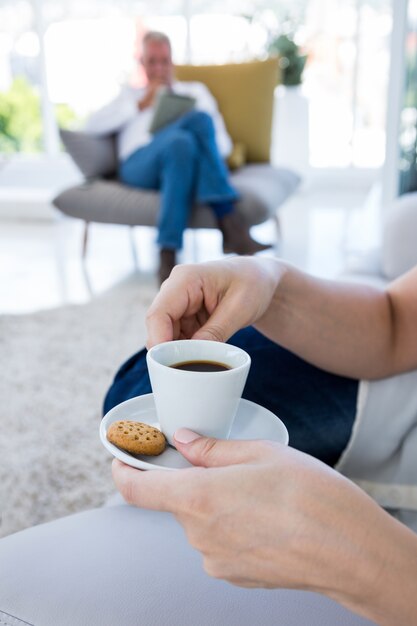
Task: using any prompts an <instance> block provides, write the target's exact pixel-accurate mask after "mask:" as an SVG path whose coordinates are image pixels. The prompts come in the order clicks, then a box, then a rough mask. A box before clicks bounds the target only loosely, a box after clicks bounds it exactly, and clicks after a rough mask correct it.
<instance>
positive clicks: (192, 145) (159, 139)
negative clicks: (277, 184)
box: [119, 111, 238, 250]
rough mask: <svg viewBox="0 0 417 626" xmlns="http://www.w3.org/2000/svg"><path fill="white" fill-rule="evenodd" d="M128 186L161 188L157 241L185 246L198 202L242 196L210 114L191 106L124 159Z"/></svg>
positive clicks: (166, 245)
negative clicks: (230, 176) (231, 176)
mask: <svg viewBox="0 0 417 626" xmlns="http://www.w3.org/2000/svg"><path fill="white" fill-rule="evenodd" d="M119 178H120V180H122V181H123V182H124V183H126V184H127V185H130V186H132V187H140V188H143V189H155V190H160V191H161V207H160V213H159V224H158V228H159V235H158V244H159V245H160V247H161V248H169V249H174V250H177V249H180V248H181V247H182V236H183V232H184V230H185V228H186V226H187V222H188V218H189V214H190V210H191V207H192V204H193V202H194V201H197V202H201V203H204V204H212V203H229V202H234V201H235V200H237V198H238V194H237V192H236V191H235V189H234V188H233V187H232V186H231V185H230V183H229V182H228V171H227V168H226V166H225V164H224V162H223V159H222V157H221V156H220V154H219V151H218V149H217V145H216V140H215V133H214V126H213V121H212V119H211V117H210V116H209V115H208V114H207V113H204V112H202V111H190V112H189V113H186V114H185V115H183V116H182V117H180V118H179V119H178V120H176V121H175V122H173V123H172V124H169V125H168V126H166V127H165V128H163V129H162V130H160V131H159V132H157V133H155V135H154V137H153V139H152V141H151V142H150V143H149V144H147V145H146V146H143V147H142V148H138V150H136V151H135V152H134V153H133V154H131V155H130V156H129V157H128V158H127V159H126V160H125V161H123V162H122V163H121V164H120V168H119Z"/></svg>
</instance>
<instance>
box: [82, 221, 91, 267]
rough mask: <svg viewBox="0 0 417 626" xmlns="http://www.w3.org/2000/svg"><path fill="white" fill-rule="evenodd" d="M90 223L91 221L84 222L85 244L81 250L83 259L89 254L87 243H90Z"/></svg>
mask: <svg viewBox="0 0 417 626" xmlns="http://www.w3.org/2000/svg"><path fill="white" fill-rule="evenodd" d="M89 225H90V222H85V223H84V235H83V246H82V252H81V256H82V258H83V259H85V257H86V256H87V244H88V227H89Z"/></svg>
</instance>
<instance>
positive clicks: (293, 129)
mask: <svg viewBox="0 0 417 626" xmlns="http://www.w3.org/2000/svg"><path fill="white" fill-rule="evenodd" d="M267 51H268V53H269V55H270V56H276V57H277V58H278V64H279V67H280V70H281V72H280V77H279V84H278V87H277V89H276V92H275V111H274V128H273V138H272V155H271V156H272V158H273V160H274V162H275V163H276V164H277V165H282V166H287V167H291V168H293V169H295V170H297V171H298V172H300V173H304V172H306V171H308V163H309V155H308V153H309V147H308V135H309V111H308V100H307V98H306V97H305V95H304V94H303V93H302V90H301V84H302V80H303V72H304V68H305V65H306V61H307V55H306V54H302V53H301V51H300V47H299V46H298V45H297V44H296V43H295V41H294V38H293V37H292V36H291V35H289V34H280V35H275V36H274V35H273V36H271V37H270V40H269V43H268V45H267Z"/></svg>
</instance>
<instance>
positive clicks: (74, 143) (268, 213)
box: [53, 130, 300, 254]
mask: <svg viewBox="0 0 417 626" xmlns="http://www.w3.org/2000/svg"><path fill="white" fill-rule="evenodd" d="M60 134H61V139H62V142H63V144H64V146H65V148H66V150H67V152H68V153H69V154H70V156H71V157H72V159H73V160H74V162H75V163H76V165H77V166H78V168H79V169H80V170H81V172H82V174H83V175H84V176H85V181H84V182H83V183H82V184H80V185H75V186H73V187H70V188H69V189H65V190H63V191H62V192H61V193H59V195H58V196H57V197H56V198H55V199H54V200H53V203H54V205H55V207H56V208H57V209H58V210H59V211H61V212H62V213H64V214H65V215H68V216H70V217H75V218H78V219H82V220H84V221H85V225H86V230H85V235H84V247H83V254H85V253H86V245H87V232H88V230H87V229H88V225H89V224H90V223H91V222H101V223H109V224H126V225H128V226H150V227H155V226H156V225H157V222H158V212H159V193H158V192H156V191H147V190H142V189H136V188H133V187H128V186H127V185H125V184H123V183H122V182H120V181H119V180H118V179H117V156H116V142H115V136H114V135H101V136H95V135H91V134H87V133H85V132H80V131H69V130H61V133H60ZM231 181H232V183H233V185H235V187H236V188H237V190H238V191H239V193H240V195H241V199H240V200H239V202H238V203H237V210H238V211H239V212H240V213H241V214H242V215H243V216H244V219H245V221H246V223H247V224H248V225H249V226H254V225H256V224H261V223H262V222H264V221H266V220H268V219H271V218H272V219H274V220H275V221H276V224H277V228H278V232H279V223H278V217H277V214H276V211H277V208H278V207H279V206H280V205H281V204H283V202H284V201H285V200H286V199H287V198H288V197H289V196H291V195H292V193H293V192H294V191H295V189H296V188H297V186H298V185H299V183H300V177H299V176H298V174H296V173H295V172H293V171H291V170H287V169H283V168H276V167H274V166H272V165H271V164H269V163H252V164H248V165H245V166H243V167H241V168H239V169H237V170H236V171H234V172H232V173H231ZM189 227H190V228H217V224H216V220H215V218H214V216H213V212H212V211H211V210H210V208H209V207H208V206H204V205H196V206H194V208H193V210H192V213H191V218H190V223H189Z"/></svg>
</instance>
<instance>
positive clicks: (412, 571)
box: [113, 429, 417, 626]
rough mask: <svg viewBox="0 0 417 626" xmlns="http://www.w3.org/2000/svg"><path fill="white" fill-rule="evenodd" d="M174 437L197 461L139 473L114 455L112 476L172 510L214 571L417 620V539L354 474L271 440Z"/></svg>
mask: <svg viewBox="0 0 417 626" xmlns="http://www.w3.org/2000/svg"><path fill="white" fill-rule="evenodd" d="M176 446H177V448H178V450H179V451H180V452H181V453H182V454H183V455H184V456H185V457H186V458H187V459H188V460H189V461H190V462H191V463H192V464H194V465H196V466H199V467H194V468H190V469H184V470H177V471H170V472H167V471H163V470H162V471H157V470H153V471H149V472H140V471H138V470H136V469H133V468H131V467H129V466H127V465H124V464H122V463H120V462H119V461H116V460H115V461H114V462H113V477H114V480H115V483H116V486H117V488H118V489H119V490H120V491H121V493H122V495H123V496H124V498H125V499H126V500H127V501H128V502H129V503H131V504H135V505H137V506H141V507H145V508H150V509H158V510H163V511H170V512H172V513H174V515H175V516H176V518H177V519H178V521H179V522H180V523H181V524H182V525H183V527H184V529H185V531H186V534H187V537H188V540H189V541H190V543H191V545H192V546H194V547H195V548H196V549H197V550H199V551H200V552H201V553H202V555H203V557H204V567H205V569H206V571H207V573H208V574H210V575H211V576H214V577H216V578H222V579H225V580H227V581H229V582H231V583H234V584H236V585H239V586H244V587H270V588H273V587H286V588H298V589H305V590H311V591H317V592H320V593H324V594H326V595H328V596H330V597H332V598H333V599H335V600H338V601H339V602H341V603H342V604H344V605H345V606H347V607H348V608H350V609H352V610H353V611H356V612H358V613H361V614H362V615H365V616H367V617H370V618H371V619H375V620H376V621H378V623H379V624H381V625H382V624H390V625H391V624H395V625H396V626H397V625H400V624H401V625H403V624H404V625H405V624H412V623H415V622H413V621H412V620H411V619H408V618H411V616H413V615H414V616H415V613H414V611H416V610H417V601H416V599H415V598H416V594H415V593H414V591H415V589H414V586H415V580H416V575H417V571H416V570H417V565H416V563H417V538H416V537H415V536H414V535H413V533H411V531H409V530H408V529H406V528H405V527H403V526H402V525H401V524H399V523H398V522H396V521H395V520H393V519H392V518H390V517H389V516H388V514H386V513H385V512H384V511H382V509H380V508H379V506H378V505H377V504H376V503H375V502H374V501H373V500H371V499H370V498H369V497H368V496H367V495H366V494H365V493H364V492H362V491H361V490H360V489H359V488H357V487H356V486H355V485H354V484H353V483H351V482H350V481H348V480H347V479H346V478H344V477H342V476H341V475H339V474H337V473H336V472H335V471H334V470H332V469H330V468H329V467H327V466H326V465H324V464H322V463H321V462H320V461H317V460H315V459H313V458H312V457H310V456H308V455H306V454H303V453H301V452H298V451H296V450H294V449H291V448H289V447H285V446H282V445H280V444H276V443H272V442H264V441H253V442H248V441H217V440H213V439H207V438H203V437H198V436H197V435H195V434H194V433H191V432H190V431H188V430H184V429H182V430H180V431H178V432H177V433H176ZM413 590H414V591H413Z"/></svg>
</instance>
